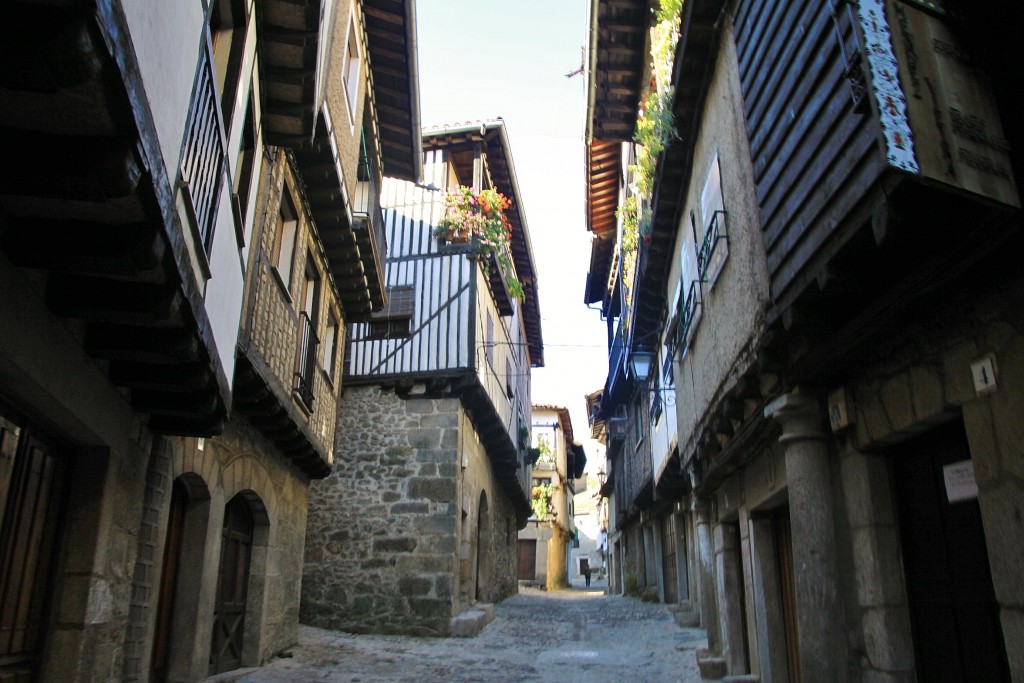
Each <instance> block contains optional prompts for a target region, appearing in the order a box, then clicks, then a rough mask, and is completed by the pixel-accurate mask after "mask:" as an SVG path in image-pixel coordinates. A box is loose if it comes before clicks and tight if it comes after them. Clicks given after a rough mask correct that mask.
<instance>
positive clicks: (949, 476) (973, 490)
mask: <svg viewBox="0 0 1024 683" xmlns="http://www.w3.org/2000/svg"><path fill="white" fill-rule="evenodd" d="M942 476H943V478H944V479H945V480H946V498H947V499H948V500H949V502H950V503H956V502H959V501H961V500H972V499H974V498H977V497H978V484H977V482H976V481H974V463H973V462H971V461H970V460H961V461H960V462H954V463H952V464H949V465H944V466H943V468H942Z"/></svg>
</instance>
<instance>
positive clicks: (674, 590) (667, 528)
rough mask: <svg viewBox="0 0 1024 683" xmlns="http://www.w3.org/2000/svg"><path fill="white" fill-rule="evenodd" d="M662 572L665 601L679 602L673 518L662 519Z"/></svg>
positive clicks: (669, 602)
mask: <svg viewBox="0 0 1024 683" xmlns="http://www.w3.org/2000/svg"><path fill="white" fill-rule="evenodd" d="M660 527H661V574H662V576H663V577H664V579H665V602H666V603H668V604H670V605H674V604H675V603H677V602H679V579H678V577H677V567H676V538H675V534H674V533H672V527H673V525H672V519H671V518H670V517H666V518H664V519H663V520H661V525H660Z"/></svg>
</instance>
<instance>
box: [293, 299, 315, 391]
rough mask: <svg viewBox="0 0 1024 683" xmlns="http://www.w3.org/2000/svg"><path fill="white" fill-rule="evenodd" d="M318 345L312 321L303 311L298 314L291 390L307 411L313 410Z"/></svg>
mask: <svg viewBox="0 0 1024 683" xmlns="http://www.w3.org/2000/svg"><path fill="white" fill-rule="evenodd" d="M319 343H320V342H319V340H318V339H317V338H316V332H315V330H314V328H313V321H312V320H310V318H309V314H308V313H306V312H305V311H303V312H302V313H300V314H299V352H298V355H297V357H296V359H295V378H294V383H293V387H292V389H293V391H294V392H295V396H296V397H298V399H299V400H300V401H302V403H303V405H305V406H306V408H307V409H308V410H312V409H313V371H314V370H315V369H316V348H317V345H318V344H319Z"/></svg>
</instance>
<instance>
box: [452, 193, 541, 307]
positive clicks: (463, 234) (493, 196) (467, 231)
mask: <svg viewBox="0 0 1024 683" xmlns="http://www.w3.org/2000/svg"><path fill="white" fill-rule="evenodd" d="M510 206H512V202H510V201H509V200H508V198H507V197H506V196H505V195H503V194H501V193H500V192H498V191H497V190H493V189H487V190H481V191H480V192H474V191H473V190H472V189H471V188H469V187H466V186H465V185H459V186H458V187H456V188H453V189H451V190H448V193H447V194H446V195H445V197H444V215H443V216H442V217H441V220H439V221H438V223H437V227H436V228H435V229H434V235H435V236H437V237H444V238H445V239H447V240H448V241H449V242H454V243H460V242H462V243H468V244H472V245H473V248H474V250H475V251H476V253H478V254H480V255H483V256H492V257H493V258H494V259H495V261H497V262H498V263H499V264H501V267H502V268H503V269H504V272H505V285H506V286H507V287H508V292H509V294H510V295H511V296H512V297H513V298H515V299H520V300H522V299H523V297H524V296H525V294H524V292H523V285H522V283H521V282H519V279H518V278H516V276H515V265H514V264H513V262H512V252H511V250H510V243H511V240H512V224H511V223H510V222H509V220H508V217H507V216H505V211H506V210H507V209H508V208H509V207H510ZM480 264H481V266H482V267H483V269H484V274H485V275H490V267H491V266H490V262H489V261H488V259H486V258H483V259H480Z"/></svg>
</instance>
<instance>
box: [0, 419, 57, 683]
mask: <svg viewBox="0 0 1024 683" xmlns="http://www.w3.org/2000/svg"><path fill="white" fill-rule="evenodd" d="M64 479H65V462H64V459H63V457H62V456H61V454H60V451H59V450H58V448H57V447H56V445H55V444H54V443H53V442H52V441H50V439H49V438H48V437H46V436H44V435H42V434H40V433H38V432H35V431H34V430H33V428H32V427H31V425H27V424H24V423H18V422H16V421H15V420H13V419H9V417H8V416H7V415H6V414H4V413H3V412H0V680H3V681H13V682H14V683H29V682H30V681H33V680H36V678H35V677H36V676H37V675H38V674H37V670H38V668H39V664H40V660H41V658H42V654H43V645H44V641H45V637H46V628H45V623H44V622H45V615H46V612H47V607H48V605H47V603H48V601H49V597H50V595H51V594H52V589H51V587H52V583H53V566H52V565H53V563H52V561H51V560H52V558H53V556H54V553H55V550H56V539H57V538H58V536H59V534H58V530H57V529H58V520H59V518H60V516H61V514H60V509H61V500H62V499H63V497H64V496H63V495H62V492H63V489H64Z"/></svg>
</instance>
